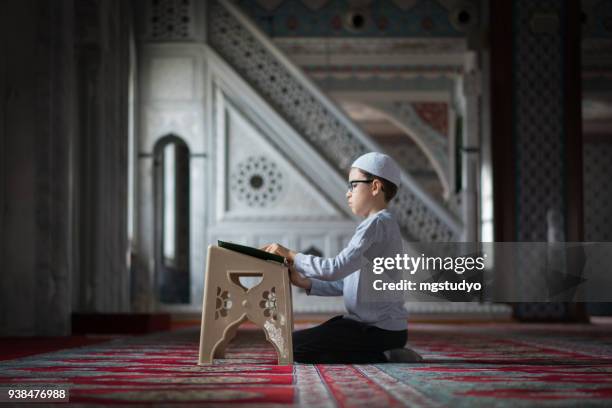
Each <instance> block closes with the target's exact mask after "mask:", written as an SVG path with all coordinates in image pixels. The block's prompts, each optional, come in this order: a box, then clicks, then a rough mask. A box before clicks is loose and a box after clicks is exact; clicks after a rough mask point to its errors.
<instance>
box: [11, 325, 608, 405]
mask: <svg viewBox="0 0 612 408" xmlns="http://www.w3.org/2000/svg"><path fill="white" fill-rule="evenodd" d="M198 337H199V333H198V329H196V328H185V329H180V330H176V331H173V332H166V333H160V334H156V335H149V336H142V337H127V338H120V339H115V340H111V341H106V342H102V343H97V344H93V345H92V344H88V345H84V346H81V347H74V348H70V349H65V350H60V351H52V352H48V353H44V354H37V355H32V356H29V357H22V358H15V359H10V360H5V361H0V387H11V386H13V387H14V386H16V385H18V384H19V385H37V386H40V387H42V386H44V385H45V384H56V385H63V386H65V387H69V388H70V401H71V403H73V404H79V405H84V406H93V405H108V404H114V405H115V406H119V405H130V406H138V405H146V406H159V407H170V406H177V407H178V406H180V407H187V406H201V405H218V406H225V407H229V406H266V407H268V406H290V405H296V406H297V405H300V406H309V407H311V406H315V407H333V406H341V407H352V406H367V407H369V408H372V407H382V406H384V407H387V406H392V407H393V406H410V407H443V406H452V407H475V406H497V407H541V406H554V407H558V406H568V407H569V406H581V407H585V406H593V407H595V406H602V407H603V406H612V326H587V325H519V324H499V325H495V324H478V325H448V324H436V325H429V324H428V325H425V324H412V325H411V327H410V338H409V342H410V344H411V345H412V346H413V347H414V348H415V349H416V350H417V351H419V352H420V353H422V354H423V356H424V357H425V361H424V362H422V363H419V364H410V365H409V364H377V365H355V366H347V365H317V366H313V365H307V364H296V365H294V366H292V367H291V366H277V365H275V364H274V363H275V354H274V352H273V350H272V348H271V346H269V345H268V344H267V343H265V341H264V338H263V334H260V333H259V332H257V331H255V330H253V329H251V328H248V327H247V328H245V329H243V330H241V332H240V333H239V334H238V336H237V338H236V340H235V342H234V343H232V345H231V346H230V348H229V349H228V353H227V356H226V357H227V358H226V359H224V360H218V361H216V363H215V364H214V365H212V366H203V367H200V366H198V365H197V364H196V361H197V353H198ZM68 346H74V345H68Z"/></svg>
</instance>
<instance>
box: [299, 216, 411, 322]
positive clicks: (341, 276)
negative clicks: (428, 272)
mask: <svg viewBox="0 0 612 408" xmlns="http://www.w3.org/2000/svg"><path fill="white" fill-rule="evenodd" d="M402 253H403V244H402V236H401V233H400V229H399V225H398V224H397V221H396V220H395V218H394V217H393V215H392V214H391V212H389V211H388V210H387V209H384V210H381V211H379V212H377V213H375V214H372V215H370V216H369V217H367V218H366V219H365V220H363V221H362V222H361V223H360V224H359V225H358V226H357V229H356V230H355V234H354V235H353V237H352V238H351V241H350V242H349V243H348V245H347V246H346V248H344V249H343V250H342V251H341V252H340V253H339V254H338V255H337V256H336V257H334V258H320V257H316V256H313V255H304V254H297V255H296V256H295V259H294V265H295V269H296V270H297V271H298V272H300V273H301V274H303V275H304V276H306V277H308V278H311V281H312V288H311V289H310V293H309V294H310V295H319V296H344V305H345V307H346V310H347V311H348V315H347V316H345V317H346V318H349V319H353V320H357V321H359V322H363V323H366V324H370V325H373V326H376V327H379V328H381V329H385V330H405V329H406V328H407V323H406V318H407V311H406V309H405V308H404V302H403V299H402V297H401V295H399V296H398V294H394V293H388V292H378V293H377V294H376V296H377V298H376V299H374V301H372V298H371V296H372V293H373V291H372V289H371V288H362V289H366V290H365V291H364V290H362V291H361V293H360V291H359V288H360V285H371V282H372V277H374V276H375V275H374V273H373V271H372V269H373V259H374V258H377V257H392V258H394V257H395V256H396V255H397V254H402ZM394 272H395V271H385V272H384V273H383V274H382V275H378V277H379V278H380V279H385V278H387V280H394V279H393V276H391V275H393V273H394ZM385 274H390V276H385ZM389 278H391V279H389ZM368 289H369V290H368ZM366 292H367V293H369V296H370V298H369V299H365V298H364V296H365V295H364V293H366Z"/></svg>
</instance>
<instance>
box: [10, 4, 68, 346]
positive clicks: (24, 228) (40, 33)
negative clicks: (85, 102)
mask: <svg viewBox="0 0 612 408" xmlns="http://www.w3.org/2000/svg"><path fill="white" fill-rule="evenodd" d="M0 7H1V9H0V27H1V28H0V29H1V31H0V36H1V39H2V43H3V47H2V67H3V68H2V70H3V72H2V74H3V75H2V78H3V80H2V81H3V82H2V84H1V85H2V86H1V88H0V95H1V97H2V100H1V106H0V110H1V111H2V118H3V120H2V127H1V132H2V135H1V137H2V153H1V154H2V168H3V171H2V178H3V180H2V186H3V194H2V196H3V202H2V212H3V217H2V220H3V222H2V229H1V230H0V235H1V236H2V253H1V256H2V258H1V259H0V262H1V263H2V266H1V268H2V272H1V275H2V276H1V278H0V285H1V286H0V335H8V336H21V335H23V336H32V335H41V336H51V335H67V334H69V333H70V313H71V304H70V288H71V269H72V267H73V265H71V260H70V255H69V254H70V252H71V251H72V249H73V244H74V240H73V236H72V228H71V226H72V223H73V220H72V219H71V203H72V200H71V198H72V180H71V169H72V166H73V164H74V162H73V158H74V156H73V151H72V146H73V141H74V136H75V135H74V121H73V119H74V118H73V106H74V105H73V101H74V95H73V90H74V86H73V81H72V79H73V37H72V34H73V29H72V27H73V6H72V1H62V0H59V1H37V2H27V3H24V2H20V1H5V2H2V4H1V6H0Z"/></svg>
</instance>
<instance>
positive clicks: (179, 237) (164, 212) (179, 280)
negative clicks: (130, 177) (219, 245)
mask: <svg viewBox="0 0 612 408" xmlns="http://www.w3.org/2000/svg"><path fill="white" fill-rule="evenodd" d="M189 158H190V150H189V147H188V146H187V143H185V141H184V140H183V139H182V138H181V137H179V136H177V135H175V134H168V135H165V136H163V137H161V138H160V139H159V140H158V141H157V142H156V143H155V146H154V148H153V208H154V210H153V214H154V220H153V225H154V231H155V233H154V235H155V238H154V259H155V279H154V281H155V292H156V295H157V299H158V301H160V302H161V303H189V297H190V249H189V248H190V217H189V215H190V196H191V192H190V170H189V166H190V159H189Z"/></svg>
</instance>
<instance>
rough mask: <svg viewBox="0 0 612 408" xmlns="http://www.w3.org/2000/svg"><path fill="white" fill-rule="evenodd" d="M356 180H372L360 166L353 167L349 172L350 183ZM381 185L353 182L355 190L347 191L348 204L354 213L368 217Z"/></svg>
mask: <svg viewBox="0 0 612 408" xmlns="http://www.w3.org/2000/svg"><path fill="white" fill-rule="evenodd" d="M355 180H362V181H363V180H371V178H368V177H366V176H365V175H364V174H363V173H362V172H361V171H360V170H359V169H358V168H355V167H353V168H351V171H350V173H349V177H348V181H349V183H350V182H352V181H355ZM378 189H379V186H378V184H377V185H374V183H372V182H365V183H353V191H350V189H349V191H347V192H346V198H347V199H348V205H349V207H351V210H352V211H353V214H356V215H359V216H361V217H366V216H367V215H368V214H369V213H370V210H371V209H372V207H373V206H374V204H375V200H376V196H377V195H378V194H379V193H380V192H379V191H378Z"/></svg>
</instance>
